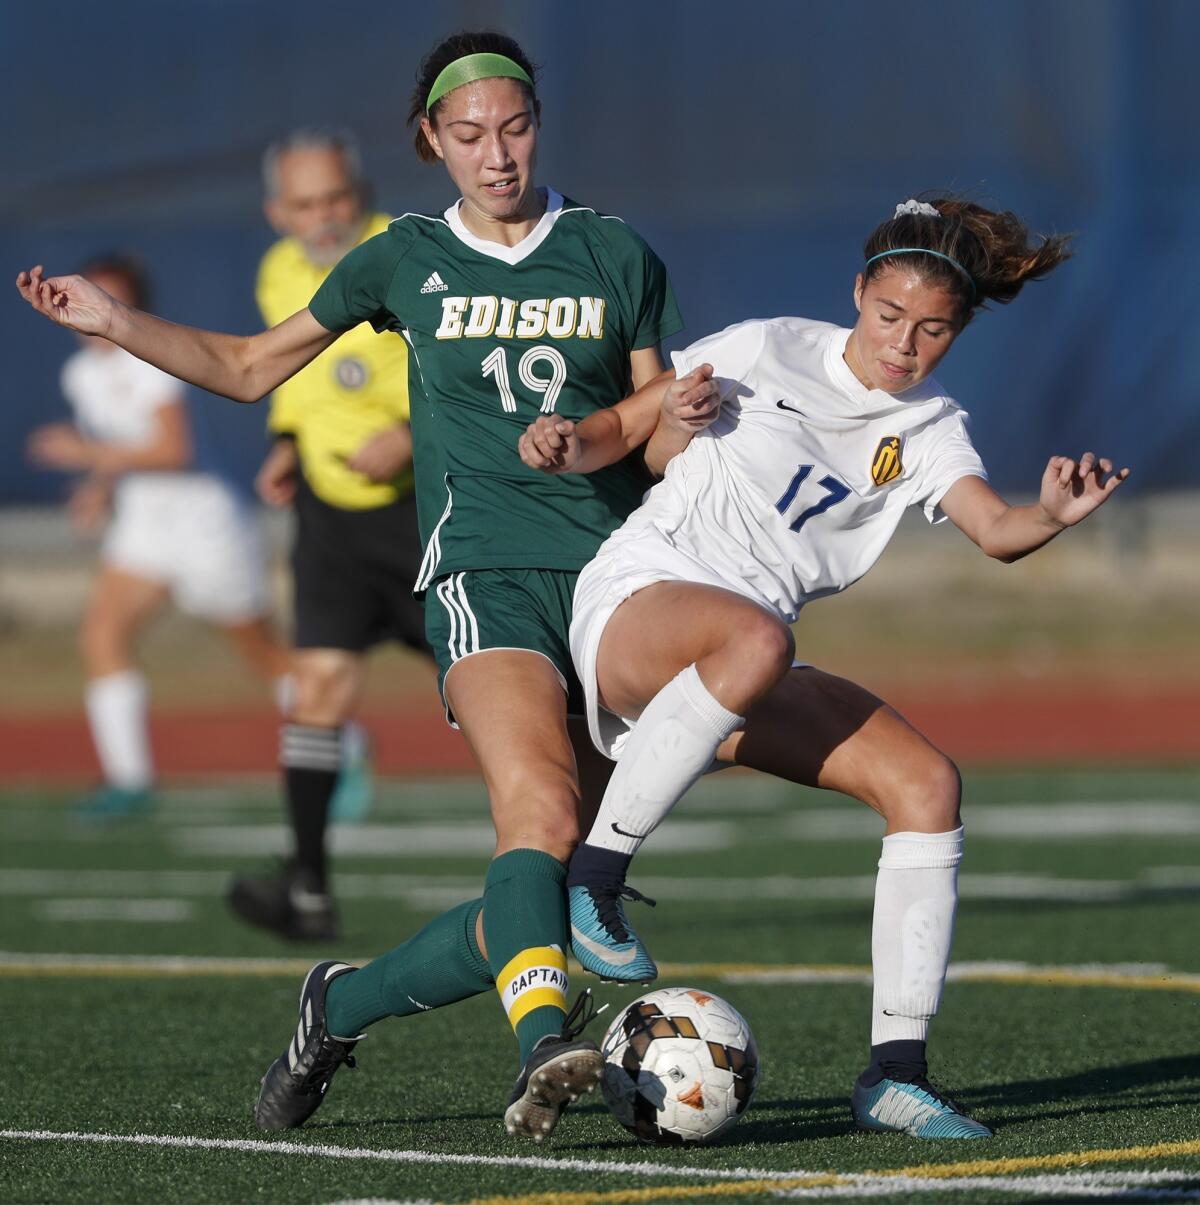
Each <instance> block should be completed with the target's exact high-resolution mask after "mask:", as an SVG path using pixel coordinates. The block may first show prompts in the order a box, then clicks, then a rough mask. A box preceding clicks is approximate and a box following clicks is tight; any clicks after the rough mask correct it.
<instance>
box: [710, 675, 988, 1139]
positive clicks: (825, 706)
mask: <svg viewBox="0 0 1200 1205" xmlns="http://www.w3.org/2000/svg"><path fill="white" fill-rule="evenodd" d="M719 756H720V757H721V758H722V759H723V760H728V761H733V762H736V763H738V764H740V765H746V766H752V767H754V768H755V769H759V770H763V771H765V772H767V773H769V774H774V775H776V776H777V777H779V778H784V779H787V780H789V781H791V782H797V783H802V784H804V785H806V786H816V787H823V788H826V789H829V790H835V791H841V792H842V793H843V794H846V795H850V796H851V797H853V798H855V799H859V800H861V801H862V802H864V803H866V804H867V805H868V806H869V807H871V808H873V809H874V810H875V811H877V812H878V813H879V814H880V815H881V816H882V817H883V819H884V821H885V824H886V836H885V837H884V842H883V855H882V857H881V858H880V861H879V876H878V879H877V881H876V889H875V916H874V923H873V931H872V942H871V949H872V962H873V965H874V999H873V1004H872V1026H871V1062H870V1066H869V1067H868V1068H867V1070H866V1071H865V1072H864V1073H863V1075H862V1076H860V1077H859V1079H858V1081H857V1082H856V1083H855V1086H854V1093H853V1098H852V1108H853V1112H854V1117H855V1120H856V1121H857V1122H858V1124H859V1125H860V1126H861V1127H863V1128H864V1129H874V1130H900V1131H903V1132H905V1133H908V1134H911V1135H913V1136H914V1137H921V1138H986V1137H989V1136H990V1133H991V1132H990V1131H989V1130H988V1129H987V1128H986V1127H985V1126H982V1125H980V1124H979V1123H978V1122H976V1121H974V1120H972V1119H971V1118H969V1117H967V1116H965V1115H964V1114H963V1112H962V1111H961V1109H959V1108H958V1106H957V1105H955V1104H954V1102H953V1101H951V1100H950V1099H949V1098H948V1097H946V1096H945V1095H944V1094H943V1093H942V1092H940V1091H939V1090H938V1089H936V1088H935V1087H933V1085H931V1084H930V1083H929V1081H928V1078H927V1075H928V1072H927V1065H926V1059H925V1042H926V1038H927V1035H928V1028H929V1022H930V1020H931V1018H932V1017H933V1016H934V1015H935V1014H936V1012H937V1010H938V1007H939V1004H940V1002H941V996H942V988H943V985H944V982H945V976H946V969H947V967H948V965H949V961H950V945H951V940H952V938H953V933H954V915H955V909H956V905H957V900H958V864H959V861H960V860H961V857H962V827H961V823H960V820H959V799H960V793H961V781H960V779H959V775H958V771H957V769H956V768H955V766H954V764H953V763H952V762H951V761H950V760H949V759H948V758H947V757H945V755H944V754H942V753H941V752H939V751H938V750H937V749H936V748H935V747H934V746H933V745H932V744H931V743H930V742H929V741H928V740H926V739H925V737H923V736H922V735H921V734H920V733H919V732H917V730H916V729H915V728H913V727H912V726H911V725H909V724H908V723H907V722H906V721H905V720H904V719H903V717H901V716H900V715H899V714H897V713H896V712H895V711H894V710H893V709H892V708H890V707H888V706H887V704H885V703H884V702H882V701H881V700H880V699H878V698H876V697H875V696H874V695H872V694H871V693H870V692H868V691H866V690H864V689H863V688H862V687H860V686H856V685H855V684H854V683H853V682H848V681H846V680H845V679H843V678H837V677H835V676H834V675H832V674H826V673H823V672H822V671H820V670H816V669H811V668H796V669H793V670H792V671H791V672H790V673H789V674H788V676H787V678H786V679H785V680H784V681H783V682H781V683H780V684H779V686H778V687H776V688H775V690H774V691H772V692H771V694H770V695H769V696H768V697H767V698H766V699H764V700H763V701H762V702H761V703H760V704H758V705H757V706H756V707H755V708H753V709H751V711H750V714H749V715H748V716H747V718H746V726H745V728H744V729H743V730H742V731H741V732H738V733H735V734H734V735H733V736H732V737H731V738H730V739H729V740H728V741H727V742H726V743H725V745H724V746H723V747H722V748H721V749H720V750H719Z"/></svg>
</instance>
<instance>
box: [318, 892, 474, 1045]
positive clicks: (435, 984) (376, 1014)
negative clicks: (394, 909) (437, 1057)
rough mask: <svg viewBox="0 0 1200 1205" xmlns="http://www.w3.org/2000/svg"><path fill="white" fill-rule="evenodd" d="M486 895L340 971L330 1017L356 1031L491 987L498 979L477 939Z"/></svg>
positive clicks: (340, 1028)
mask: <svg viewBox="0 0 1200 1205" xmlns="http://www.w3.org/2000/svg"><path fill="white" fill-rule="evenodd" d="M482 907H483V900H470V901H469V902H468V903H465V904H459V905H458V907H457V908H451V909H450V911H449V912H443V913H442V915H441V916H439V917H436V918H435V919H434V920H431V921H430V922H429V924H427V925H426V926H425V928H423V929H422V930H421V931H420V932H419V933H417V934H416V936H414V937H410V938H409V940H408V941H406V942H405V943H404V944H403V945H402V946H397V947H396V948H395V949H394V950H392V951H391V952H390V953H388V954H382V955H380V957H378V958H376V959H374V960H373V961H372V962H369V963H367V965H366V966H365V967H362V968H360V969H359V970H357V971H355V972H354V974H353V975H341V976H339V977H338V978H337V979H335V980H334V981H333V982H332V983H331V984H330V985H329V993H328V995H327V996H326V997H325V1023H326V1025H327V1026H328V1028H329V1032H330V1033H331V1034H334V1035H335V1036H338V1037H347V1038H348V1037H353V1036H354V1035H355V1034H358V1033H361V1032H362V1031H363V1029H365V1028H366V1027H367V1026H368V1025H373V1024H374V1023H375V1022H376V1021H381V1020H382V1019H383V1018H384V1017H407V1016H409V1015H410V1014H411V1013H419V1012H426V1011H428V1010H429V1009H431V1008H441V1007H442V1005H444V1004H454V1003H455V1002H456V1001H458V1000H466V999H468V998H469V997H470V996H478V995H479V994H480V992H486V991H487V990H488V988H490V987H491V986H492V985H493V983H494V982H495V980H494V979H493V978H492V973H491V970H490V969H489V967H488V964H487V960H486V959H485V958H484V957H483V955H482V954H481V953H480V952H479V946H478V945H477V944H476V941H475V921H476V919H477V918H478V916H479V910H480V908H482Z"/></svg>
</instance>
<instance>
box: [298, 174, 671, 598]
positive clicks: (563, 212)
mask: <svg viewBox="0 0 1200 1205" xmlns="http://www.w3.org/2000/svg"><path fill="white" fill-rule="evenodd" d="M309 309H310V310H311V312H312V314H313V316H314V317H315V318H316V319H317V321H318V322H319V323H321V325H322V326H324V327H325V328H326V329H327V330H331V331H339V332H340V331H346V330H350V329H351V328H352V327H354V326H357V325H358V324H359V323H360V322H364V321H366V322H370V323H372V324H373V325H374V327H375V329H376V330H379V331H383V330H395V331H399V332H400V333H401V334H403V336H404V337H405V339H407V340H408V344H409V347H410V348H411V351H412V354H411V355H410V356H409V402H410V410H411V422H412V428H413V458H414V468H415V471H416V479H417V507H418V512H419V515H420V523H421V535H422V539H423V540H424V542H425V561H424V564H423V566H422V572H421V579H420V581H419V582H418V587H419V588H420V589H424V588H426V587H427V586H428V585H429V583H430V582H431V581H433V579H434V578H437V577H442V576H444V575H445V574H447V573H451V572H458V571H460V570H465V569H496V568H539V569H580V568H582V567H583V566H584V565H585V564H587V562H588V561H590V560H591V559H592V557H593V556H594V555H595V552H596V549H597V548H598V547H599V546H600V544H601V543H602V542H603V541H604V540H605V539H606V538H607V537H608V535H609V534H610V533H611V532H612V531H613V530H614V529H615V528H616V527H618V526H619V525H620V524H621V523H622V522H623V521H624V519H625V517H626V516H627V515H628V514H629V513H630V512H631V511H632V510H633V509H634V508H635V507H636V506H637V505H638V503H639V502H640V501H641V496H642V493H643V492H644V491H645V489H646V487H647V485H648V484H649V482H648V480H647V477H646V474H645V471H644V469H643V468H642V466H641V465H640V464H639V463H636V462H635V461H634V459H633V458H627V459H626V460H624V461H622V462H620V463H618V464H614V465H611V466H610V467H609V468H606V469H603V470H601V471H599V472H596V473H588V474H566V475H564V476H557V477H549V476H546V475H545V474H542V473H539V472H537V471H536V470H534V469H530V468H527V467H526V466H525V465H524V464H523V463H522V462H521V460H520V458H519V456H518V455H517V440H518V438H519V436H520V435H521V433H522V431H524V429H525V427H526V426H527V425H528V424H529V423H531V422H532V421H533V420H534V419H535V418H537V416H538V415H539V414H557V415H561V416H562V417H564V418H569V419H573V420H574V421H576V422H578V421H579V420H580V419H583V418H586V417H587V416H588V415H589V414H591V413H592V412H593V411H595V410H598V409H601V408H603V407H605V406H611V405H612V404H613V403H615V402H618V401H620V400H621V398H623V397H625V396H627V395H628V394H629V392H630V390H631V388H632V382H631V378H630V368H629V355H630V352H632V351H636V350H639V349H641V348H647V347H653V346H655V344H657V343H659V342H660V341H661V340H662V339H664V338H666V337H667V336H669V335H672V334H674V333H675V332H676V331H678V330H679V329H680V328H681V327H682V325H683V323H682V321H681V320H680V317H679V310H678V307H677V306H676V303H675V297H674V294H673V293H672V291H671V285H670V281H669V280H668V279H667V272H666V269H665V268H664V267H663V264H662V261H661V260H660V259H659V258H658V256H656V255H655V254H654V252H653V251H651V250H650V248H649V247H648V246H647V245H646V244H645V243H644V242H643V241H642V239H641V238H639V237H638V235H637V234H635V233H634V232H633V231H632V230H630V228H629V227H628V226H626V225H625V223H624V222H622V221H621V220H620V219H619V218H613V217H608V216H605V215H602V214H598V213H596V211H595V210H593V209H588V208H586V207H585V206H582V205H577V204H576V203H575V202H573V201H569V200H566V199H565V198H563V197H561V196H559V195H558V194H557V193H555V192H554V191H553V190H550V191H549V192H548V196H547V205H546V213H545V215H544V216H543V217H542V219H541V220H540V221H539V222H538V224H537V226H536V227H535V228H534V229H533V230H532V231H531V232H530V234H529V235H528V236H527V237H526V238H525V239H523V240H522V241H521V242H520V243H518V244H517V246H515V247H504V246H501V245H500V244H497V243H490V242H487V241H485V240H483V239H480V238H477V237H476V236H475V235H473V234H472V233H471V232H470V231H469V230H467V229H466V227H465V226H464V225H463V223H462V220H461V218H460V217H459V215H458V206H457V204H456V205H454V206H451V208H450V209H448V210H447V211H446V212H445V213H444V214H429V215H423V214H405V215H404V216H403V217H400V218H397V219H396V220H395V221H394V222H392V224H391V225H390V226H389V227H388V229H387V230H386V231H385V232H384V233H383V234H379V235H376V236H375V237H374V238H372V239H368V240H367V241H366V242H365V243H363V244H361V245H360V246H359V247H357V248H355V249H354V250H353V251H351V252H350V253H349V254H348V255H347V256H346V257H345V259H343V260H342V261H341V263H339V264H338V266H337V267H336V268H334V270H333V272H332V273H331V274H330V275H329V277H328V278H327V279H326V281H325V283H324V284H323V285H322V286H321V288H320V289H319V290H318V292H317V294H316V296H315V297H314V298H313V299H312V302H311V303H310V305H309Z"/></svg>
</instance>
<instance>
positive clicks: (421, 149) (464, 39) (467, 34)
mask: <svg viewBox="0 0 1200 1205" xmlns="http://www.w3.org/2000/svg"><path fill="white" fill-rule="evenodd" d="M468 54H502V55H504V56H505V58H509V59H512V61H513V62H514V63H516V64H517V66H519V67H520V68H521V70H522V71H524V72H525V74H526V75H528V76H529V78H530V79H531V80H534V81H535V85H534V86H530V85H529V84H527V83H525V81H524V80H514V81H513V82H514V83H516V84H518V85H519V86H520V87H521V88H522V89H523V90H524V91H525V93H526V95H527V96H528V98H529V101H530V103H531V104H532V105H533V115H534V117H535V118H537V119H538V120H540V119H541V116H542V102H541V101H540V100H538V98H537V88H536V80H537V68H536V67H535V66H534V64H533V63H532V62H530V60H529V57H528V55H526V53H525V52H524V51H523V50H522V49H521V47H520V46H518V45H517V43H516V42H515V41H513V39H512V38H510V37H508V35H507V34H502V33H497V32H496V31H495V30H491V29H476V30H469V29H464V30H461V31H460V32H458V33H455V34H451V35H450V36H449V37H448V38H443V39H442V40H441V41H440V42H439V43H438V44H437V45H436V46H435V47H434V48H433V49H432V50H431V51H430V52H429V53H428V54H427V55H426V56H425V57H424V58H423V59H422V60H421V66H420V67H419V68H418V69H417V83H416V87H414V88H413V91H412V97H411V98H410V102H409V107H408V123H407V124H408V125H409V127H410V128H411V127H413V126H415V127H416V130H415V137H414V139H413V146H414V147H415V148H416V152H417V158H418V159H420V160H421V161H422V162H424V163H436V162H437V161H438V157H437V155H436V154H435V153H434V150H433V147H431V146H430V145H429V140H428V139H427V138H426V137H425V131H424V130H422V129H421V118H422V117H425V116H428V117H429V119H430V121H434V120H435V118H436V116H437V110H438V109H439V108H441V104H442V100H441V99H439V100H438V101H437V102H436V103H435V104H434V106H433V108H432V109H430V110H429V111H428V114H427V113H426V109H425V102H426V101H427V100H428V98H429V93H430V90H431V89H432V88H433V85H434V83H435V82H436V81H437V77H438V76H439V75H441V74H442V72H443V71H444V70H445V69H446V68H447V67H449V66H450V64H451V63H453V62H454V61H455V60H457V59H461V58H464V57H465V56H466V55H468Z"/></svg>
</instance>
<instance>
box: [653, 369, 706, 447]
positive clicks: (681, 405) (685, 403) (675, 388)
mask: <svg viewBox="0 0 1200 1205" xmlns="http://www.w3.org/2000/svg"><path fill="white" fill-rule="evenodd" d="M712 375H713V366H712V365H711V364H701V365H700V366H699V367H698V368H694V369H692V371H691V372H689V373H688V374H687V375H686V376H682V377H679V378H678V380H674V381H672V382H671V383H670V385H668V386H667V392H666V394H665V395H664V396H663V401H662V414H661V418H660V420H659V421H660V422H662V423H664V424H665V425H666V426H668V427H675V428H677V429H678V430H681V431H687V432H689V433H691V434H695V432H697V431H700V430H703V428H705V427H707V426H708V425H709V423H711V422H712V421H713V419H715V418H716V417H717V415H718V414H720V412H721V393H720V389H719V387H718V385H717V383H716V381H714V380H713V379H712Z"/></svg>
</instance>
